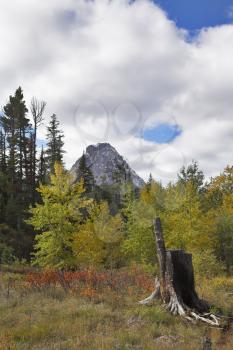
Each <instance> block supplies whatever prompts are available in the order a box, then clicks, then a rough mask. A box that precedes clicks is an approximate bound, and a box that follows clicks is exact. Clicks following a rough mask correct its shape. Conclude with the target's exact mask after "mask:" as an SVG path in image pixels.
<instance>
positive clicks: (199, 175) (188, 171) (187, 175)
mask: <svg viewBox="0 0 233 350" xmlns="http://www.w3.org/2000/svg"><path fill="white" fill-rule="evenodd" d="M178 180H179V181H180V182H181V183H182V184H186V183H187V182H192V184H193V185H194V187H195V188H196V190H197V191H201V190H202V189H203V185H204V174H203V171H201V170H199V166H198V163H197V162H196V161H192V164H190V165H188V166H187V168H185V167H183V168H181V170H180V173H179V174H178Z"/></svg>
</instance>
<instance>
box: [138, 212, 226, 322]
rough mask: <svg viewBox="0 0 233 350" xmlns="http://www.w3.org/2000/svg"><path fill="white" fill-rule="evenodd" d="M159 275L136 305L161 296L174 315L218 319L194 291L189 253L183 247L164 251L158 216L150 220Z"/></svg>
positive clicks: (212, 320)
mask: <svg viewBox="0 0 233 350" xmlns="http://www.w3.org/2000/svg"><path fill="white" fill-rule="evenodd" d="M154 231H155V238H156V246H157V256H158V262H159V269H160V278H159V279H158V278H156V280H155V290H154V292H153V293H152V294H151V295H150V296H149V297H148V298H146V299H145V300H142V301H140V304H148V303H150V302H151V301H152V300H153V299H157V298H161V299H162V301H163V303H164V304H165V305H166V308H167V309H168V310H169V311H170V312H171V313H172V314H174V315H180V316H184V317H185V318H187V319H188V320H190V321H193V320H194V319H196V320H202V321H205V322H207V323H209V324H211V325H219V322H218V319H217V317H216V316H214V315H213V314H210V313H209V310H210V306H209V305H208V303H207V302H205V301H204V300H201V299H199V297H198V295H197V293H196V291H195V282H194V271H193V264H192V255H191V254H189V253H186V252H184V251H183V250H181V249H179V250H167V249H166V247H165V242H164V238H163V231H162V226H161V221H160V218H156V219H155V221H154Z"/></svg>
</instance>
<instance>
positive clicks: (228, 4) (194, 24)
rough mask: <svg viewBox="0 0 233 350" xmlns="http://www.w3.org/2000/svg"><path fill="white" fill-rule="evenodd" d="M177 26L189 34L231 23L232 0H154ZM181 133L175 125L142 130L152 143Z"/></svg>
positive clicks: (162, 125) (165, 141)
mask: <svg viewBox="0 0 233 350" xmlns="http://www.w3.org/2000/svg"><path fill="white" fill-rule="evenodd" d="M154 3H155V4H158V5H159V6H160V7H161V8H162V9H163V10H164V11H165V12H166V13H167V15H168V17H169V18H170V19H171V20H173V21H174V22H175V23H176V25H177V27H179V28H184V29H186V30H188V31H190V36H191V37H192V34H194V35H195V33H196V32H197V31H199V30H200V29H202V28H205V27H214V26H219V25H222V24H229V23H233V0H154ZM180 135H181V131H180V130H179V128H178V127H177V126H173V125H168V124H161V125H158V126H156V127H154V128H152V129H147V130H145V131H144V134H143V138H144V139H145V140H147V141H152V142H154V143H159V144H163V143H170V142H171V141H173V140H174V139H175V138H176V137H178V136H180Z"/></svg>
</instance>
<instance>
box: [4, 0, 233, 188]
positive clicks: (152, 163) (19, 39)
mask: <svg viewBox="0 0 233 350" xmlns="http://www.w3.org/2000/svg"><path fill="white" fill-rule="evenodd" d="M0 4H1V12H0V40H1V46H0V78H1V79H0V103H1V105H2V106H3V105H4V104H5V103H6V102H7V99H8V96H9V95H10V94H13V93H14V91H15V89H16V88H17V87H18V86H19V85H21V86H22V88H23V90H24V94H25V98H26V100H27V102H28V103H29V102H30V99H31V98H32V97H33V96H36V97H37V98H39V99H43V100H45V101H47V109H46V120H49V116H50V115H51V114H52V113H56V114H57V116H58V118H59V120H60V122H61V125H62V128H63V130H64V132H65V148H66V157H65V160H66V165H67V167H70V166H71V165H72V164H73V163H74V162H75V160H76V159H77V158H78V157H79V156H80V155H81V154H82V152H83V149H85V148H86V147H87V146H88V145H89V144H96V143H98V142H110V143H111V144H112V145H113V146H114V147H116V149H117V150H118V151H119V152H120V153H121V154H122V155H123V156H124V157H125V158H126V159H127V160H128V161H129V163H130V165H131V166H132V167H133V168H134V169H135V170H136V171H137V172H138V174H139V175H141V176H142V177H143V178H145V179H146V178H147V177H148V174H149V173H150V172H151V173H152V174H153V175H154V177H155V178H156V179H159V180H162V181H163V182H164V183H166V182H167V181H169V180H172V179H174V178H175V177H176V174H177V172H178V170H179V168H180V167H181V166H182V165H187V164H188V163H189V162H190V161H191V160H192V159H195V160H197V161H198V162H199V164H200V167H201V168H202V169H203V170H204V172H205V174H206V175H207V176H214V175H216V174H218V173H219V172H220V171H222V170H223V168H224V167H225V166H226V165H227V164H232V163H233V1H228V0H202V1H201V0H190V1H187V0H177V1H174V0H158V1H154V2H153V1H149V0H136V1H127V0H112V1H110V0H95V1H91V0H86V1H83V0H63V1H59V0H49V1H48V0H40V1H38V0H11V1H6V0H0ZM187 4H188V5H187ZM44 137H45V128H43V127H42V128H41V129H40V139H41V142H43V139H44ZM41 142H40V143H41Z"/></svg>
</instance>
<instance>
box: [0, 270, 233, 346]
mask: <svg viewBox="0 0 233 350" xmlns="http://www.w3.org/2000/svg"><path fill="white" fill-rule="evenodd" d="M22 272H24V273H22ZM153 281H154V277H153V275H152V273H150V272H146V271H145V269H143V268H140V267H137V266H136V265H135V266H132V267H131V268H130V269H121V270H117V271H106V270H105V271H95V270H93V269H88V270H83V271H77V272H67V273H64V274H63V275H62V276H61V275H59V274H58V273H57V272H56V271H55V270H47V271H43V272H39V271H34V270H32V271H21V270H20V269H19V270H14V269H11V271H9V269H7V268H5V269H3V271H2V272H1V276H0V350H16V349H17V350H76V349H82V350H95V349H104V350H110V349H119V350H124V349H125V350H128V349H143V350H144V349H145V350H150V349H177V350H182V349H189V350H198V349H204V348H205V347H204V345H203V344H204V343H205V341H206V339H208V338H209V339H211V343H212V349H224V350H232V348H233V327H232V326H233V324H231V322H230V321H231V318H229V317H230V316H233V314H232V310H233V293H232V292H233V278H230V277H218V278H212V279H210V280H207V279H203V278H200V279H199V278H197V281H196V282H197V283H196V284H197V290H198V293H199V295H200V296H201V297H203V298H204V299H206V300H208V301H209V302H210V303H211V304H212V305H214V306H213V311H214V312H215V313H216V314H218V313H220V312H221V313H222V315H223V316H224V317H223V318H222V320H223V321H222V326H221V328H212V327H209V326H207V325H205V324H202V323H200V322H198V323H190V322H188V321H186V320H184V319H182V318H181V317H175V316H172V315H170V314H169V313H168V312H167V311H166V310H165V309H164V307H163V306H162V305H161V304H160V302H159V301H156V302H154V304H153V305H151V306H142V305H139V304H138V303H137V302H138V301H139V300H141V299H143V298H145V297H146V296H148V295H149V294H150V292H151V290H152V289H153ZM220 310H221V311H220ZM207 343H208V341H207ZM206 349H210V348H206Z"/></svg>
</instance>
